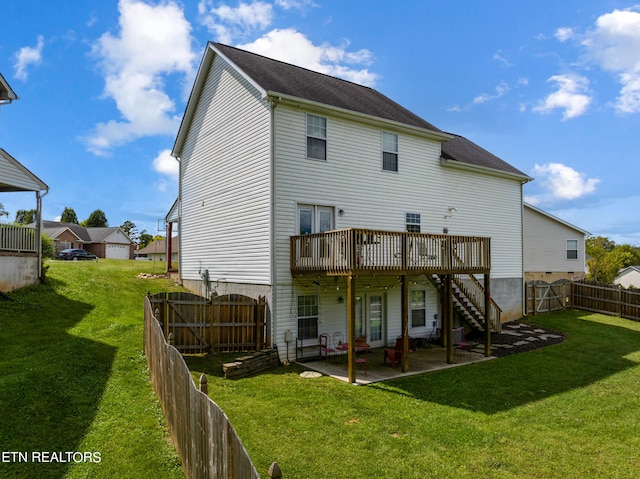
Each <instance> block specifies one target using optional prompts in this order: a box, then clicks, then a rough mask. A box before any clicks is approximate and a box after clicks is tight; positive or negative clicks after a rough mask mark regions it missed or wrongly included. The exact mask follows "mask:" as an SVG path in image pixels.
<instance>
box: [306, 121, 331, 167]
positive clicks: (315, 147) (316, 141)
mask: <svg viewBox="0 0 640 479" xmlns="http://www.w3.org/2000/svg"><path fill="white" fill-rule="evenodd" d="M307 158H314V159H316V160H326V159H327V119H326V118H323V117H321V116H316V115H309V114H307Z"/></svg>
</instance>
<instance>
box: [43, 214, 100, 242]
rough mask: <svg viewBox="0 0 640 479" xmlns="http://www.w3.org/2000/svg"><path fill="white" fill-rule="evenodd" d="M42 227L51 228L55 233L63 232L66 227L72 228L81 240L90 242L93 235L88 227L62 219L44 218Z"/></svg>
mask: <svg viewBox="0 0 640 479" xmlns="http://www.w3.org/2000/svg"><path fill="white" fill-rule="evenodd" d="M42 228H43V229H45V230H49V231H50V232H51V233H53V234H54V235H56V236H57V235H58V234H60V233H62V231H63V230H64V229H67V228H68V229H70V230H71V231H72V232H73V233H74V234H75V235H76V236H77V237H78V238H79V239H80V240H81V241H84V242H87V243H88V242H90V241H91V236H90V235H89V232H88V231H87V228H85V227H84V226H81V225H79V224H76V223H62V222H60V221H48V220H42Z"/></svg>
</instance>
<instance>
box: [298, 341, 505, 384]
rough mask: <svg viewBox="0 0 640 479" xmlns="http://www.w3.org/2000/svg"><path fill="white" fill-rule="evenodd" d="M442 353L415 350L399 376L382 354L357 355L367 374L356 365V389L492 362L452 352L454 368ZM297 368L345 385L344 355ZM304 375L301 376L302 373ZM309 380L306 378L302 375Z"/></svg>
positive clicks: (398, 367) (376, 351) (374, 351)
mask: <svg viewBox="0 0 640 479" xmlns="http://www.w3.org/2000/svg"><path fill="white" fill-rule="evenodd" d="M446 352H447V351H446V349H445V348H443V347H440V346H432V347H430V348H418V349H417V350H416V351H413V352H411V353H409V370H408V371H407V372H404V373H403V372H402V368H401V365H400V364H397V363H396V365H395V369H393V368H391V364H390V362H389V360H388V359H387V363H386V364H384V350H383V349H371V350H369V351H368V352H367V353H361V354H358V357H359V358H360V357H361V358H366V359H367V362H366V364H367V372H366V376H365V372H364V369H363V367H362V364H357V365H356V369H357V373H356V382H355V383H354V384H356V385H364V384H371V383H375V382H379V381H386V380H389V379H396V378H401V377H404V376H410V375H413V374H422V373H427V372H431V371H437V370H440V369H448V368H453V367H456V366H463V365H465V364H473V363H477V362H480V361H487V360H489V359H495V358H494V357H493V356H492V357H489V358H487V357H485V356H484V355H483V354H480V353H477V352H467V351H456V352H455V355H454V361H455V363H454V364H447V359H446ZM299 364H300V365H302V366H304V367H305V368H308V369H310V370H312V371H315V372H318V373H321V374H323V375H325V376H331V377H332V378H336V379H339V380H340V381H344V382H348V381H349V380H348V374H347V356H346V354H342V355H341V354H334V355H330V356H329V360H328V361H324V360H322V361H308V362H304V363H299ZM303 374H305V373H303ZM306 376H309V374H306Z"/></svg>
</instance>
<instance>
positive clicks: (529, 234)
mask: <svg viewBox="0 0 640 479" xmlns="http://www.w3.org/2000/svg"><path fill="white" fill-rule="evenodd" d="M568 240H574V241H573V242H572V244H573V245H574V246H577V251H576V256H577V257H576V258H575V259H569V258H568V253H569V251H568V247H569V241H568ZM524 251H525V254H524V270H525V272H549V273H561V272H564V273H582V272H584V269H585V253H584V234H583V233H581V232H579V231H577V230H575V229H573V228H570V227H569V226H567V225H566V224H563V223H561V222H559V221H556V220H554V219H553V218H550V217H549V216H546V215H543V214H541V213H539V212H538V211H535V210H533V209H531V208H530V207H528V206H525V207H524Z"/></svg>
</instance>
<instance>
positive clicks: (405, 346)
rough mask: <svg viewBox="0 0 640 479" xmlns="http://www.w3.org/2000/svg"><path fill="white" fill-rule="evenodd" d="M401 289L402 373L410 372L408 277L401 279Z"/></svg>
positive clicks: (404, 276) (403, 276)
mask: <svg viewBox="0 0 640 479" xmlns="http://www.w3.org/2000/svg"><path fill="white" fill-rule="evenodd" d="M400 289H401V297H402V300H401V301H402V302H401V306H400V314H401V316H402V372H403V373H406V372H407V371H408V370H409V286H408V284H407V276H406V275H402V277H401V279H400Z"/></svg>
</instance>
